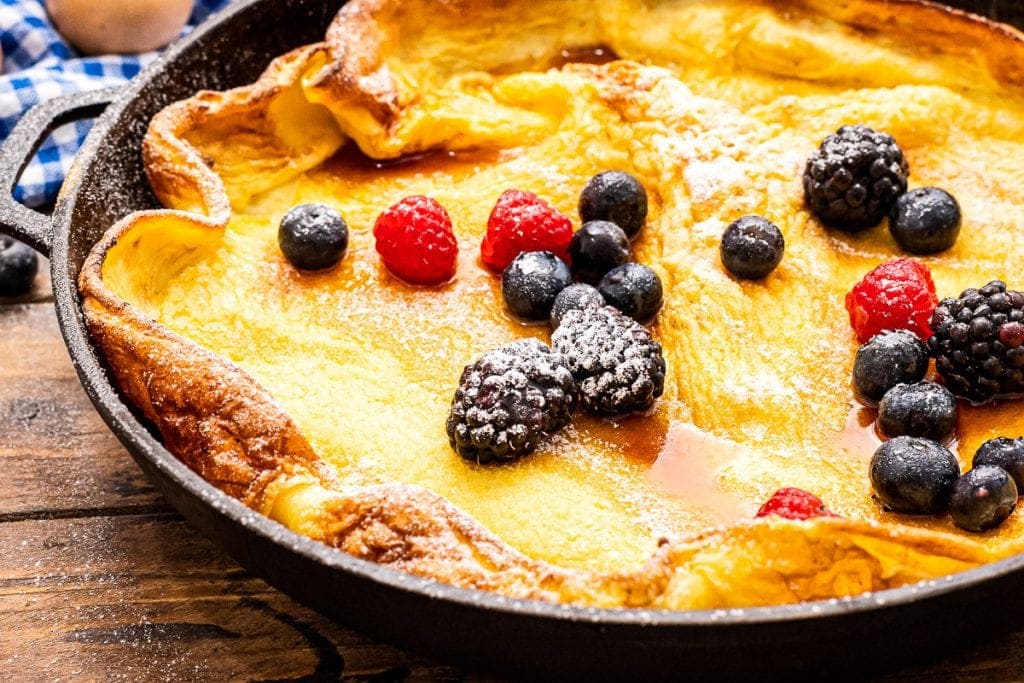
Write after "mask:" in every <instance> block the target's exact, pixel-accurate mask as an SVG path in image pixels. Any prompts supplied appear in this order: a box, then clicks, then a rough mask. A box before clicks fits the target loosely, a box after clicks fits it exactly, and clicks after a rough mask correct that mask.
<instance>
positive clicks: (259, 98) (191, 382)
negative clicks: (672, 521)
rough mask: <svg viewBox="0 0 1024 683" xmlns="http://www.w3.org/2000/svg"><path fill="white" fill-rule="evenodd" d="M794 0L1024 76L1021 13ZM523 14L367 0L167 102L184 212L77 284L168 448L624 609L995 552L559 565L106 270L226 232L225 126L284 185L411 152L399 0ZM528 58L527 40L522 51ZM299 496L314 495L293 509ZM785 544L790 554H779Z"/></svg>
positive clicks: (306, 517)
mask: <svg viewBox="0 0 1024 683" xmlns="http://www.w3.org/2000/svg"><path fill="white" fill-rule="evenodd" d="M576 4H579V5H580V7H581V8H589V7H592V5H590V4H589V3H576ZM791 4H792V5H793V6H794V7H796V8H798V9H801V10H803V11H808V12H815V13H818V14H820V15H822V16H827V17H830V18H831V19H833V20H836V21H842V22H844V23H845V24H848V25H850V26H853V27H856V28H857V29H859V30H885V31H886V32H888V33H889V35H891V36H895V37H896V38H897V39H898V38H899V37H901V36H902V35H903V33H904V32H907V33H910V32H913V34H914V36H915V37H920V38H921V40H920V41H919V44H922V45H924V46H925V47H928V46H931V47H933V48H934V49H936V50H939V49H947V50H953V51H954V52H955V53H956V54H959V55H962V56H963V57H964V58H965V59H972V60H976V61H977V62H979V63H983V64H984V66H985V68H987V69H989V70H990V72H991V73H992V75H993V77H994V78H995V79H996V80H998V81H1000V82H1002V83H1005V84H1007V85H1009V86H1013V87H1018V86H1021V85H1022V84H1024V72H1022V71H1021V67H1019V66H1017V65H1018V64H1019V63H1021V60H1020V56H1021V55H1022V54H1024V41H1022V39H1021V36H1020V34H1018V33H1016V32H1014V31H1012V30H1009V29H1004V28H993V26H991V25H989V24H986V23H984V22H981V21H980V20H977V19H974V18H969V17H967V16H966V15H963V14H961V13H956V12H946V11H939V10H936V9H935V8H933V7H928V6H926V5H924V4H923V3H918V2H911V1H910V0H901V1H899V2H881V1H879V0H870V1H868V0H861V1H858V2H843V3H827V2H823V1H818V0H813V1H812V0H804V1H800V2H797V0H793V2H792V3H791ZM526 5H530V8H529V9H528V10H526V9H523V10H522V11H524V12H527V11H529V12H542V11H544V8H545V7H547V6H548V5H552V6H553V5H554V3H553V2H540V3H538V2H534V3H522V4H517V5H515V6H514V7H515V8H517V9H521V8H523V7H526ZM561 5H562V4H560V6H561ZM538 8H539V9H538ZM619 9H620V10H621V8H619ZM508 11H509V8H508V6H507V4H506V3H500V2H497V0H493V1H488V2H485V3H476V2H469V0H448V1H439V2H425V1H424V2H418V3H393V2H388V1H387V0H355V1H354V2H351V3H349V4H348V5H346V7H345V8H344V9H343V10H342V12H341V13H340V14H339V16H338V18H337V20H336V21H335V23H334V24H333V25H332V27H331V30H330V32H329V33H328V36H327V42H326V44H324V45H313V46H308V47H306V48H301V49H299V50H296V51H294V52H292V53H290V54H288V55H285V56H284V57H281V58H280V59H278V60H275V62H274V63H273V64H272V65H271V66H270V67H269V68H268V70H267V71H266V72H265V73H264V75H263V76H262V77H261V78H260V79H259V80H258V81H257V82H256V83H254V84H253V85H251V86H246V87H243V88H239V89H236V90H233V91H229V92H226V93H210V92H204V93H199V94H198V95H196V96H195V97H193V98H191V99H189V100H186V101H183V102H179V103H176V104H174V105H171V106H170V107H168V108H167V109H165V110H164V111H163V112H161V113H160V114H158V115H157V117H155V118H154V120H153V122H152V124H151V126H150V131H149V134H148V135H147V138H146V141H145V146H144V151H143V153H144V159H145V162H146V168H147V173H148V174H149V178H150V182H151V184H152V186H153V188H154V191H155V192H156V193H157V196H158V197H159V198H160V200H161V201H162V202H163V203H164V204H165V205H167V206H169V207H171V208H174V209H179V210H180V211H161V212H145V213H141V214H136V215H133V216H130V217H128V218H127V219H125V220H124V221H122V222H121V223H119V224H118V225H116V226H114V227H112V228H111V230H110V231H109V232H108V233H107V235H105V236H104V238H103V239H102V240H101V242H100V243H99V244H98V245H97V246H96V248H95V249H94V250H93V252H92V254H91V255H90V257H89V259H88V260H87V262H86V264H85V266H84V267H83V271H82V275H81V280H80V289H81V293H82V297H83V307H84V312H85V315H86V319H87V322H88V325H89V329H90V332H91V334H92V336H93V339H94V340H95V341H96V344H97V346H98V348H100V349H101V351H102V352H103V353H104V355H105V357H106V359H107V361H108V364H109V366H110V368H111V369H112V371H113V373H114V375H115V379H116V381H117V383H118V385H119V386H120V387H121V389H122V391H123V392H124V393H125V395H126V396H127V398H128V400H129V401H131V402H132V403H133V404H134V405H136V406H137V407H139V408H140V410H141V411H142V412H143V414H144V415H145V416H146V417H147V418H148V419H149V420H151V421H153V423H154V424H155V425H156V426H157V427H158V429H159V430H160V432H161V434H162V436H163V438H164V441H165V443H166V445H167V447H168V448H169V449H170V450H171V451H172V452H174V453H175V454H176V455H178V456H179V457H180V458H181V459H182V460H183V461H184V462H186V463H187V464H188V465H189V466H190V467H191V468H193V469H194V470H196V471H197V472H198V473H199V474H200V475H202V476H203V477H204V478H205V479H207V480H208V481H210V482H211V483H213V484H214V485H215V486H217V487H218V488H220V489H221V490H223V491H225V492H226V493H228V494H229V495H232V496H234V497H236V498H238V499H240V500H242V501H243V502H244V503H245V504H246V505H248V506H250V507H252V508H253V509H255V510H258V511H260V512H263V513H265V514H270V515H271V516H272V517H275V518H277V519H279V520H281V521H283V522H284V523H286V524H288V525H289V526H290V527H291V528H293V529H295V530H296V531H299V532H300V533H304V534H306V535H309V536H311V537H313V538H316V539H318V540H321V541H322V542H324V543H326V544H328V545H331V546H334V547H337V548H339V549H341V550H344V551H345V552H348V553H350V554H352V555H354V556H357V557H361V558H364V559H368V560H372V561H374V562H378V563H381V564H386V565H390V566H394V567H396V568H399V569H402V570H404V571H408V572H410V573H413V574H416V575H419V576H424V577H428V578H433V579H437V580H440V581H446V582H449V583H453V584H456V585H460V586H466V587H472V588H479V589H483V590H490V591H495V592H498V593H502V594H505V595H509V596H514V597H528V598H538V599H546V600H555V601H562V602H571V603H577V604H585V605H594V606H616V607H640V606H651V607H667V608H703V607H721V606H739V605H753V604H763V603H764V602H766V601H767V602H772V603H778V602H789V601H799V600H809V599H817V598H824V597H833V596H839V595H851V594H855V593H860V592H864V591H867V590H880V589H884V588H888V587H892V586H898V585H903V584H906V583H908V582H912V581H916V580H921V579H924V578H930V577H933V576H937V575H941V574H945V573H951V572H954V571H959V570H962V569H966V568H970V567H973V566H977V565H979V564H982V563H984V562H987V561H991V560H992V559H994V558H995V557H997V555H996V554H995V553H993V552H991V551H989V550H987V549H986V548H985V547H984V546H983V545H981V544H979V543H974V542H970V541H965V540H963V539H960V538H955V537H952V536H948V535H945V534H941V533H935V532H927V531H914V530H910V529H905V528H899V527H896V528H894V527H887V526H884V525H878V524H873V523H868V522H860V521H853V520H834V519H823V520H817V521H813V522H808V523H801V524H796V523H791V522H786V521H782V520H766V521H758V522H753V523H750V524H745V525H738V526H735V527H732V528H729V529H725V530H716V531H712V532H708V533H707V534H704V535H702V536H699V537H696V538H691V539H685V540H673V541H672V542H665V543H664V544H662V546H661V547H660V549H659V550H658V551H657V552H656V554H655V555H654V556H653V557H652V558H651V559H650V561H649V562H648V563H647V564H646V565H645V566H644V567H643V568H641V569H639V570H637V571H636V572H633V573H628V574H621V575H602V574H595V573H590V572H584V571H572V570H566V569H563V568H559V567H555V566H552V565H550V564H546V563H543V562H539V561H536V560H533V559H530V558H528V557H526V556H524V555H522V554H520V553H518V552H516V551H515V550H513V549H512V548H510V547H509V546H508V545H507V544H505V543H504V542H502V541H501V540H500V539H499V538H497V537H495V536H494V535H493V534H491V533H490V532H488V531H487V530H486V529H484V528H483V527H482V526H480V525H479V524H478V523H476V522H475V521H474V520H472V519H471V518H469V517H468V516H467V515H466V514H465V513H463V512H461V511H460V510H458V509H457V508H456V507H454V506H453V505H452V504H450V503H449V502H447V501H446V500H444V499H443V498H441V497H439V496H437V495H435V494H433V493H431V492H429V491H426V490H424V489H421V488H417V487H412V486H402V485H391V486H373V487H365V488H360V489H343V488H340V487H339V486H338V485H337V484H336V482H335V480H334V477H333V472H332V470H331V468H330V467H328V466H327V465H325V464H324V463H323V461H322V460H321V459H320V458H319V456H318V455H317V454H316V453H315V452H314V451H313V449H312V448H311V447H310V445H309V443H308V442H307V440H306V439H305V438H304V437H303V436H302V434H301V433H300V432H299V430H298V429H297V427H296V425H295V423H294V422H293V421H292V419H291V418H290V417H289V416H288V415H287V414H286V413H285V411H284V410H283V409H282V408H281V407H280V406H279V405H278V404H277V402H276V401H275V400H274V399H273V398H272V397H271V396H270V395H269V394H268V393H267V392H266V391H265V390H264V389H262V388H261V387H260V386H259V385H258V384H257V383H256V382H255V381H254V380H253V379H252V378H251V377H249V376H248V375H247V374H246V373H245V372H243V371H242V370H241V369H239V368H238V367H236V366H235V365H233V364H232V363H230V362H229V361H227V360H226V359H223V358H220V357H217V356H215V355H213V354H211V353H209V352H207V351H205V350H203V349H201V348H200V347H199V346H197V345H196V344H194V343H192V342H191V341H188V340H186V339H184V338H182V337H180V336H178V335H176V334H174V333H172V332H170V331H169V330H167V329H166V328H165V327H163V326H161V325H160V324H158V323H157V322H156V321H154V320H152V319H150V318H148V317H147V316H145V315H143V314H141V313H140V312H139V311H138V310H137V309H136V308H135V307H133V306H132V305H130V304H128V303H126V302H124V301H122V300H120V299H118V297H116V296H115V295H114V294H113V293H112V291H111V290H110V288H109V287H108V286H107V283H106V282H105V281H104V272H103V266H104V262H105V259H106V257H107V254H108V252H109V251H110V250H111V249H112V248H114V247H115V246H116V245H118V243H119V241H126V240H131V239H133V238H134V236H136V235H138V234H142V233H144V232H145V231H147V230H154V231H159V230H161V229H163V228H162V223H161V222H162V221H165V220H171V219H173V220H174V221H178V222H179V223H184V224H188V225H189V226H191V229H196V230H209V231H221V230H223V229H224V227H225V226H226V224H227V221H228V219H229V217H230V214H231V207H232V205H233V204H238V203H244V201H245V200H246V199H248V197H249V196H251V195H252V194H255V193H256V192H258V191H259V190H260V189H261V188H253V187H244V188H243V187H241V186H240V185H233V184H232V182H231V173H230V169H225V168H224V167H222V166H221V163H222V158H221V157H217V158H213V157H212V156H207V155H204V151H203V150H204V149H207V150H210V149H214V147H216V145H218V144H220V143H221V138H222V135H227V136H228V137H229V138H231V139H233V140H235V141H238V142H239V144H241V145H242V147H243V148H245V151H244V154H249V153H253V152H252V150H264V151H266V152H267V153H268V154H269V156H270V157H271V159H272V160H275V163H272V164H271V165H270V166H269V170H268V176H270V177H272V178H273V179H274V182H280V179H281V178H284V177H288V176H289V174H292V175H297V174H298V173H299V172H301V171H302V170H303V169H304V168H309V167H311V166H312V165H315V164H317V163H319V162H320V161H322V160H323V159H324V158H326V157H327V156H329V155H330V154H331V153H332V152H333V151H335V150H336V149H337V148H338V147H340V146H341V144H342V143H343V141H344V139H345V136H346V135H347V136H352V137H355V138H356V140H357V142H359V143H360V145H361V146H362V147H363V148H364V149H368V150H371V151H377V152H381V153H382V155H387V154H397V153H402V152H405V151H409V148H408V147H407V146H406V147H403V146H402V144H399V142H396V139H397V138H393V133H394V130H395V128H396V126H398V125H400V123H401V122H402V119H403V114H404V112H406V111H407V109H408V108H410V107H414V106H415V105H416V102H417V97H418V95H417V90H416V86H417V83H416V81H415V79H414V78H411V77H410V75H409V74H397V75H396V74H395V72H394V71H392V69H391V68H390V67H389V63H388V60H389V58H390V56H391V55H390V54H389V50H397V49H407V46H408V44H409V42H408V41H407V40H406V38H407V37H403V36H402V35H400V34H399V33H398V31H399V30H400V29H399V28H398V27H399V26H402V25H403V24H402V22H400V21H396V17H397V16H398V13H399V12H409V13H415V12H421V13H422V15H423V16H437V17H439V19H438V21H437V22H436V23H435V24H431V25H430V26H421V27H418V30H420V32H421V34H420V35H418V36H417V40H418V41H420V42H419V43H418V44H423V45H425V46H427V47H426V48H424V49H427V48H429V46H430V45H431V42H430V36H429V35H425V34H427V33H429V31H431V30H435V29H436V30H438V31H444V30H452V28H451V27H452V26H453V25H456V24H471V25H474V26H479V25H481V24H484V25H486V22H493V21H494V20H495V15H496V14H497V13H507V12H508ZM578 11H581V12H584V11H588V10H585V9H578ZM922 25H927V30H926V31H922ZM951 35H956V36H957V40H958V41H959V42H957V43H956V45H957V47H955V48H951V47H950V36H951ZM567 36H568V38H567ZM606 38H608V35H606V34H604V33H602V31H601V20H600V17H598V16H596V15H594V16H593V17H590V18H588V19H585V20H583V21H580V22H579V23H577V24H574V25H572V26H568V27H564V28H560V29H558V30H552V31H551V32H550V33H548V34H545V33H541V34H540V39H539V42H538V43H537V44H535V45H533V46H532V48H531V54H532V55H533V58H534V59H536V60H538V61H539V62H541V63H543V62H544V61H545V60H546V59H548V58H549V57H550V56H552V55H554V54H557V51H558V50H560V49H562V48H565V47H577V46H584V45H591V44H595V43H600V42H606V40H605V39H606ZM566 41H568V42H566ZM982 45H984V46H985V49H981V46H982ZM403 46H406V47H405V48H403ZM450 56H451V57H452V60H451V61H445V62H444V64H445V65H446V66H448V67H449V68H448V69H447V70H446V69H438V70H437V71H436V72H435V73H433V74H432V76H431V77H432V78H435V79H437V81H438V82H440V81H442V80H444V79H445V78H448V77H454V76H455V75H457V74H459V73H461V72H462V71H464V70H466V69H467V68H469V69H477V70H482V71H485V72H486V71H488V70H494V69H497V68H498V67H500V66H502V64H504V63H506V62H503V61H502V60H505V59H508V56H507V55H501V56H499V57H494V56H493V55H490V54H488V55H487V56H485V57H479V56H478V58H476V60H475V61H474V59H471V58H470V57H469V56H467V55H464V54H459V53H456V54H453V55H450ZM523 58H524V57H523V55H514V60H513V61H519V62H521V61H522V59H523ZM413 75H415V74H413ZM403 79H404V80H403ZM300 91H301V92H302V93H303V94H304V95H306V96H308V101H306V100H303V105H302V106H304V107H305V109H304V110H303V111H304V112H305V113H306V114H309V115H311V116H315V117H318V118H317V119H316V120H317V123H316V127H317V128H316V129H317V130H318V131H319V135H317V136H314V137H316V138H317V143H316V144H315V145H312V146H310V147H305V148H304V147H302V144H301V143H300V142H298V141H297V138H299V137H302V136H294V135H293V133H294V130H290V129H289V127H288V125H287V124H284V125H283V124H281V123H280V121H279V119H277V118H275V117H274V116H271V115H270V114H269V112H270V111H271V110H272V108H273V107H275V103H276V102H280V101H283V100H282V99H281V98H288V97H290V96H292V95H295V94H296V93H299V92H300ZM320 107H324V108H326V109H329V110H330V111H331V113H332V115H333V117H334V119H333V121H328V119H326V118H324V117H323V116H321V114H322V112H320V110H319V108H320ZM306 121H308V117H304V123H305V122H306ZM448 142H452V141H448ZM417 144H420V143H417ZM246 146H248V147H246ZM216 148H217V149H218V150H222V147H216ZM255 158H259V157H255ZM284 159H287V160H290V161H289V163H287V164H285V163H283V161H282V160H284ZM276 162H281V163H276ZM229 163H230V161H229ZM272 184H273V183H270V185H272ZM268 187H269V185H268ZM264 189H265V188H264ZM122 246H123V245H122ZM286 501H287V502H289V504H288V505H285V502H286ZM294 509H302V510H304V512H303V514H302V515H301V516H298V517H296V516H295V515H294V513H293V512H291V510H294ZM780 547H785V548H786V552H781V553H780V552H777V550H778V548H780Z"/></svg>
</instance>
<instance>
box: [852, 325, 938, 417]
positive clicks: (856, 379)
mask: <svg viewBox="0 0 1024 683" xmlns="http://www.w3.org/2000/svg"><path fill="white" fill-rule="evenodd" d="M928 361H929V357H928V346H927V344H925V343H924V342H923V341H921V340H920V339H918V338H917V335H916V334H914V333H913V332H911V331H909V330H886V331H884V332H881V333H879V334H876V335H875V336H874V337H872V338H871V339H870V340H869V341H868V342H867V343H866V344H864V345H863V346H861V347H860V348H859V349H857V356H856V357H855V358H854V361H853V386H854V388H856V389H857V391H858V392H860V394H861V395H863V396H864V397H865V398H869V399H871V400H873V401H878V400H881V398H882V397H883V396H885V392H887V391H889V390H890V389H892V388H893V387H894V386H896V385H897V384H911V383H913V382H920V381H921V380H922V379H924V375H925V373H926V372H927V371H928Z"/></svg>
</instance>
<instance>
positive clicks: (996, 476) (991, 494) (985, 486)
mask: <svg viewBox="0 0 1024 683" xmlns="http://www.w3.org/2000/svg"><path fill="white" fill-rule="evenodd" d="M1015 507H1017V485H1016V484H1015V483H1014V481H1013V477H1011V476H1010V473H1009V472H1007V471H1006V470H1004V469H1003V468H1002V467H996V466H995V465H979V466H978V467H975V468H974V469H972V470H971V471H970V472H967V473H965V474H964V475H963V476H962V477H960V478H959V479H957V481H956V485H954V486H953V493H952V495H951V496H950V498H949V513H950V516H952V517H953V524H956V525H957V526H958V527H960V528H961V529H964V530H966V531H986V530H988V529H994V528H995V527H997V526H999V525H1000V524H1002V523H1003V522H1005V521H1006V518H1007V517H1009V516H1010V513H1011V512H1013V509H1014V508H1015Z"/></svg>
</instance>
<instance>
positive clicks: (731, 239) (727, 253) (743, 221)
mask: <svg viewBox="0 0 1024 683" xmlns="http://www.w3.org/2000/svg"><path fill="white" fill-rule="evenodd" d="M785 250H786V241H785V240H784V239H783V237H782V231H781V230H779V227H778V226H777V225H775V224H774V223H772V222H771V221H769V220H767V219H765V218H762V217H761V216H744V217H743V218H740V219H739V220H737V221H734V222H733V223H731V224H730V225H729V227H728V228H726V229H725V232H724V233H722V242H721V245H720V246H719V255H720V257H721V259H722V265H723V266H725V269H726V270H728V271H729V272H730V273H732V274H733V275H735V276H736V277H739V278H743V279H744V280H760V279H762V278H765V277H767V276H768V275H769V274H770V273H771V272H772V271H773V270H775V268H776V267H778V265H779V264H780V263H781V262H782V254H783V252H785Z"/></svg>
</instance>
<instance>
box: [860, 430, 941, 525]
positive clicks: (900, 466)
mask: <svg viewBox="0 0 1024 683" xmlns="http://www.w3.org/2000/svg"><path fill="white" fill-rule="evenodd" d="M959 476H960V465H959V464H958V463H957V461H956V458H955V457H953V454H952V453H950V452H949V449H948V448H946V447H945V446H943V445H942V444H940V443H936V442H935V441H929V440H928V439H919V438H916V437H913V436H897V437H896V438H895V439H890V440H889V441H886V442H885V443H883V444H882V445H881V446H879V447H878V450H877V451H875V454H874V455H873V456H872V457H871V486H872V487H873V488H874V490H875V493H876V494H877V495H878V498H879V499H880V500H881V501H882V503H883V504H884V505H885V506H886V508H888V509H890V510H893V511H894V512H905V513H908V514H921V515H931V514H938V513H940V512H942V511H944V510H945V509H946V508H947V507H948V505H949V495H950V493H952V491H953V485H954V484H955V483H956V480H957V478H958V477H959Z"/></svg>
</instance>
